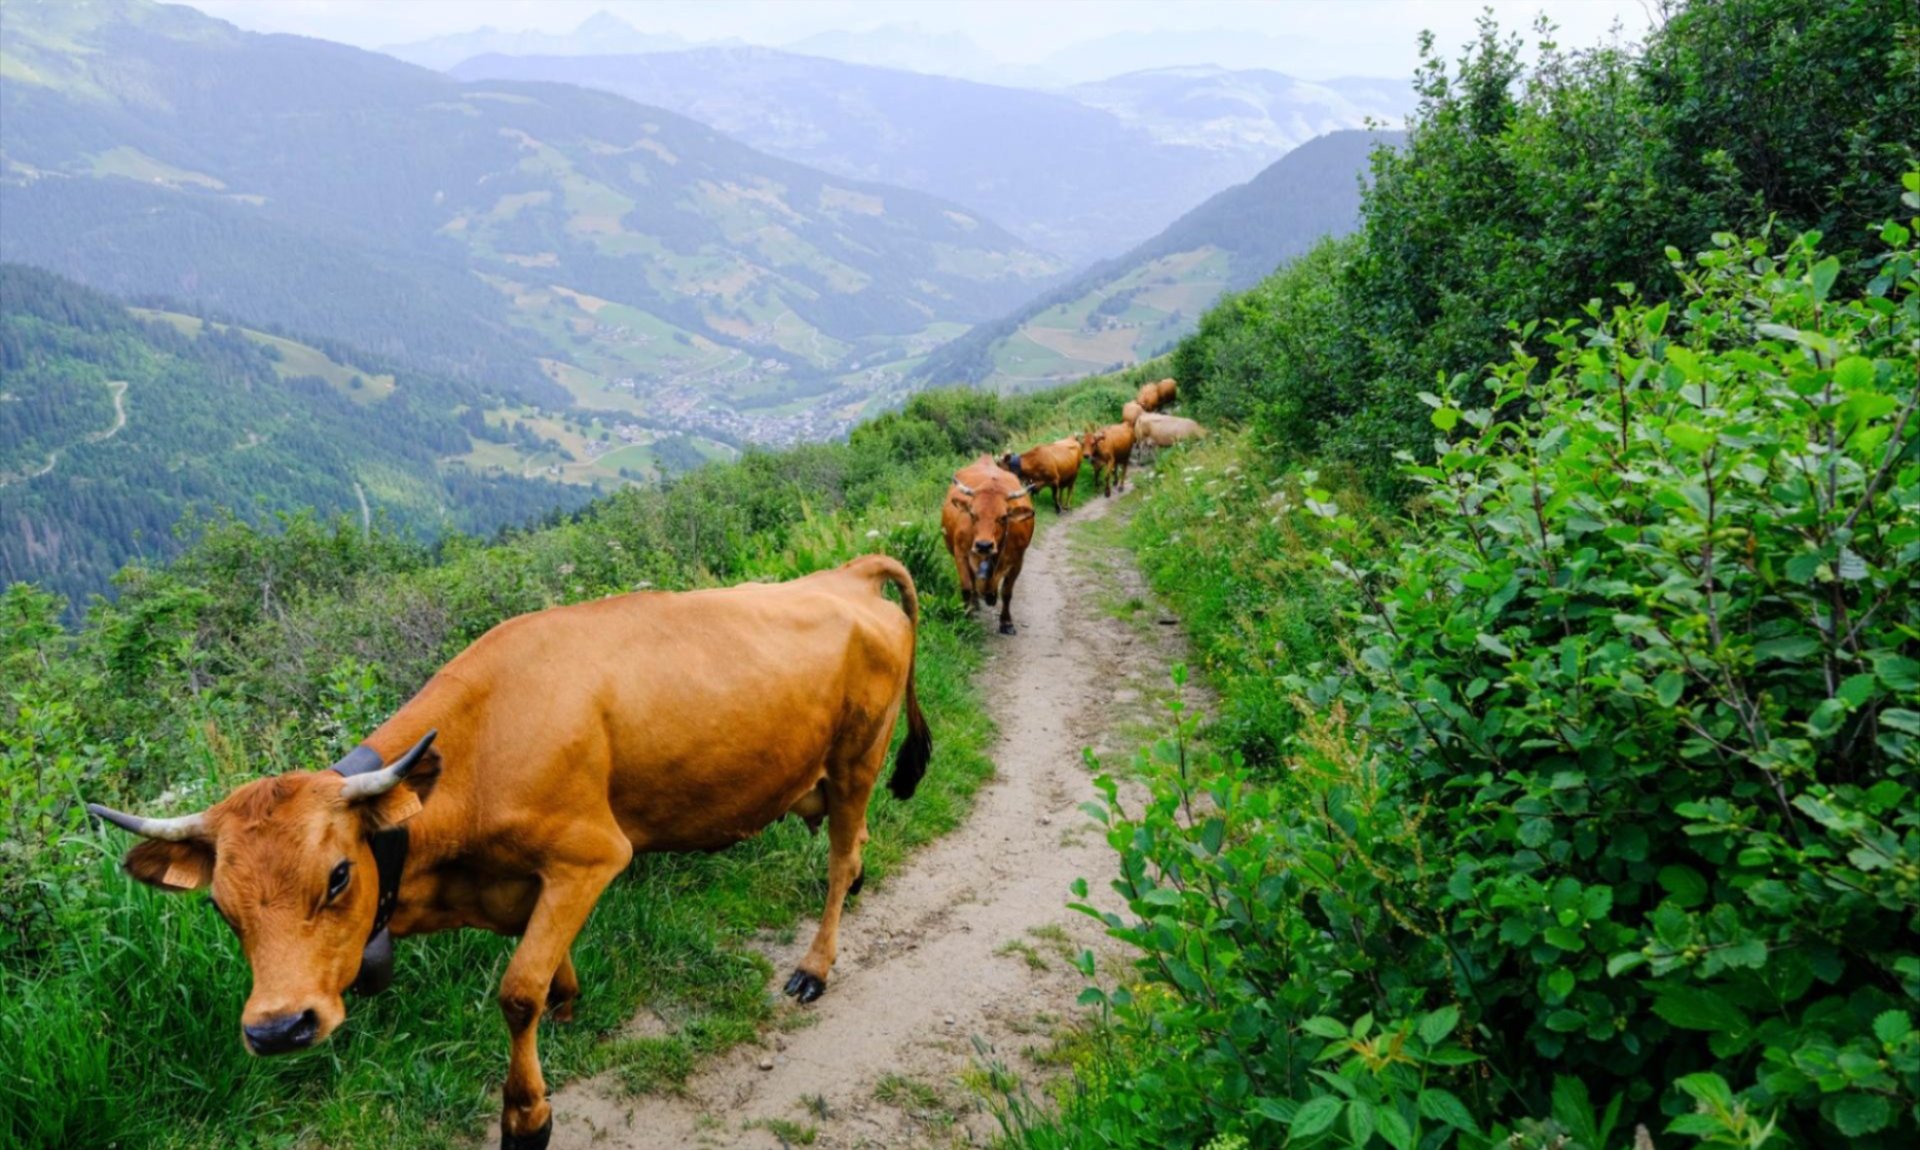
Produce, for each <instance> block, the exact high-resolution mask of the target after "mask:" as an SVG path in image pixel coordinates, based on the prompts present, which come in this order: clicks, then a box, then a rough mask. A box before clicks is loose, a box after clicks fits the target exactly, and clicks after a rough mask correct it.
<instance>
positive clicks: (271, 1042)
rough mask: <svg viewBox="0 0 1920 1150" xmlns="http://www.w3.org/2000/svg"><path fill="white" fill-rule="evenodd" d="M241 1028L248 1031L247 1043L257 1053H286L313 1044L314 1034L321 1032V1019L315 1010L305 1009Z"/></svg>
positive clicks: (251, 1023) (250, 1023)
mask: <svg viewBox="0 0 1920 1150" xmlns="http://www.w3.org/2000/svg"><path fill="white" fill-rule="evenodd" d="M241 1029H242V1030H244V1031H246V1035H247V1045H248V1046H250V1047H252V1048H253V1052H254V1053H255V1054H285V1053H286V1052H287V1051H289V1050H304V1049H306V1048H307V1047H309V1046H312V1045H313V1038H314V1035H316V1034H318V1033H319V1032H320V1019H319V1018H318V1017H316V1016H315V1015H314V1013H313V1011H311V1010H303V1011H301V1012H300V1013H299V1014H283V1015H281V1016H280V1017H278V1018H269V1019H267V1020H266V1021H265V1022H249V1023H247V1024H246V1025H245V1026H243V1027H241Z"/></svg>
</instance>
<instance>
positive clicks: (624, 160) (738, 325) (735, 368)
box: [0, 0, 1065, 441]
mask: <svg viewBox="0 0 1920 1150" xmlns="http://www.w3.org/2000/svg"><path fill="white" fill-rule="evenodd" d="M3 50H4V53H5V67H4V69H0V100H4V103H5V106H6V108H7V111H8V114H7V133H6V140H5V150H4V156H3V157H0V258H5V259H11V260H18V261H22V262H27V263H33V264H37V265H40V266H43V267H48V268H51V269H53V270H56V271H59V272H61V273H63V274H66V275H70V276H72V277H74V278H76V279H79V280H81V281H83V282H85V283H88V284H91V285H94V286H97V287H101V288H105V289H108V290H111V291H115V292H118V293H122V294H124V295H131V296H151V297H165V298H167V299H169V300H176V301H180V302H181V303H183V304H185V305H187V306H189V307H192V308H201V309H215V310H219V311H223V312H226V313H230V314H231V315H233V316H234V317H235V318H237V319H239V320H240V321H242V322H245V323H249V324H254V325H260V326H264V325H268V324H275V325H279V326H281V327H283V328H285V329H288V330H290V331H293V332H301V333H308V334H312V335H316V336H324V337H330V338H337V339H342V340H346V341H349V342H352V343H354V344H356V345H358V346H360V347H363V348H366V349H367V350H369V351H370V352H372V353H375V354H378V355H380V356H382V357H383V358H385V359H388V360H391V361H393V362H396V363H399V364H402V365H404V366H409V367H413V368H416V369H419V370H423V371H429V372H432V373H434V374H436V375H441V376H445V377H448V378H452V379H455V380H462V381H468V382H470V383H472V384H473V385H475V386H476V387H479V388H481V389H483V390H485V391H487V392H488V393H490V394H499V395H508V396H513V397H519V398H521V399H524V400H528V401H533V402H538V403H542V404H545V405H547V406H550V407H558V406H561V405H564V404H565V403H566V402H567V401H568V400H569V399H571V400H572V401H573V402H575V403H579V404H583V405H585V406H588V407H594V408H604V409H617V410H629V411H631V410H637V409H638V408H639V407H640V406H641V405H642V396H643V395H644V398H645V406H646V407H647V409H648V411H649V412H651V413H653V414H654V415H656V416H659V415H662V414H663V413H668V412H671V413H674V417H675V418H679V419H683V420H684V421H686V422H687V423H688V425H689V429H690V430H691V429H695V428H696V427H697V426H705V427H707V428H708V429H709V430H713V431H717V432H722V433H729V434H733V435H735V436H738V437H743V438H760V439H766V440H771V441H784V440H786V439H792V438H805V437H815V436H820V435H826V434H832V433H833V432H834V431H835V429H836V428H837V427H841V426H844V421H845V420H846V419H848V418H850V417H851V416H852V415H853V414H854V413H855V412H857V411H858V410H859V409H860V407H861V405H862V404H864V403H866V402H868V401H869V400H871V399H872V398H873V397H874V396H875V395H876V394H877V393H879V392H881V391H883V390H884V389H885V388H886V387H887V386H888V384H889V382H890V381H897V380H898V379H899V377H900V375H901V374H902V372H903V370H904V369H901V368H897V367H896V368H888V367H887V366H886V365H888V364H895V363H898V362H899V361H901V360H904V359H908V358H910V357H912V356H915V355H918V354H920V353H922V352H924V351H926V350H928V349H930V348H931V347H932V346H934V345H936V344H938V343H939V342H941V341H942V340H944V339H946V338H950V337H951V336H953V335H956V334H958V333H959V332H961V331H963V330H964V329H965V327H966V326H967V325H970V324H973V323H977V322H980V321H983V320H987V319H991V318H993V317H995V316H996V315H999V314H1001V313H1003V312H1004V311H1005V310H1006V309H1007V308H1008V307H1009V306H1011V305H1012V304H1013V303H1015V302H1017V301H1019V300H1022V299H1025V298H1027V297H1029V296H1031V295H1032V294H1034V293H1035V292H1036V291H1037V290H1039V289H1041V288H1043V287H1045V286H1047V285H1048V284H1050V283H1052V282H1054V281H1055V277H1057V276H1058V275H1059V274H1060V273H1061V272H1062V271H1064V270H1065V269H1064V267H1063V265H1061V264H1060V263H1059V262H1058V261H1056V260H1055V259H1054V258H1053V257H1051V256H1049V255H1046V254H1044V253H1042V252H1040V251H1038V250H1035V249H1034V248H1032V247H1031V246H1029V245H1027V244H1024V243H1022V242H1021V241H1020V240H1018V239H1017V238H1015V237H1014V236H1012V235H1010V234H1009V233H1008V232H1006V231H1005V230H1003V229H1002V228H1001V227H1000V226H999V225H998V224H996V223H994V222H993V221H992V220H990V219H986V218H982V217H981V216H979V215H977V214H974V213H972V212H970V211H968V210H966V209H964V208H963V207H961V206H960V205H958V204H955V203H953V202H952V201H950V200H944V199H939V198H935V197H931V196H927V195H924V194H921V193H918V192H914V191H910V190H906V189H902V188H898V187H888V186H880V185H874V184H868V183H863V182H858V181H852V180H847V179H843V178H841V177H837V176H832V175H829V174H827V173H824V172H821V171H819V170H818V169H814V168H809V167H804V166H802V165H799V164H795V163H792V162H790V161H786V160H782V159H777V158H775V157H772V156H768V155H766V154H764V153H762V152H758V151H755V150H753V149H752V148H749V147H747V146H746V145H744V144H742V143H739V142H738V141H736V140H734V139H732V138H731V137H728V136H725V135H722V134H720V133H719V132H716V131H714V130H713V129H712V128H709V127H707V126H705V125H702V124H699V123H696V122H694V121H692V120H689V119H686V118H684V117H682V116H679V115H677V114H675V113H672V112H669V111H666V110H663V109H659V108H652V107H644V106H641V105H637V104H634V103H632V102H630V101H628V100H624V99H621V98H619V97H616V96H612V95H608V94H606V93H602V92H596V91H591V90H588V89H585V88H579V87H573V86H566V85H556V84H523V83H504V82H488V83H483V84H461V83H459V82H457V81H455V80H452V79H450V78H448V77H446V76H445V75H442V74H440V73H437V72H433V71H429V70H427V69H424V68H419V67H416V66H413V65H410V64H404V63H401V62H399V61H397V60H394V59H392V58H391V57H387V56H383V55H380V54H377V53H372V52H365V51H360V50H358V49H353V48H348V47H345V46H343V45H339V44H332V43H328V42H325V41H320V40H312V39H306V38H301V37H293V36H278V35H275V36H267V35H257V34H253V33H248V32H243V31H240V30H239V29H236V28H234V27H233V26H231V25H229V24H226V23H224V22H221V21H218V20H214V19H211V18H208V17H205V16H203V15H201V14H199V13H198V12H196V11H194V10H193V9H190V8H185V7H170V6H163V5H158V4H153V3H148V2H146V0H105V2H102V3H96V4H91V5H84V6H82V5H69V4H65V3H48V2H36V0H9V3H8V5H7V19H6V21H5V29H4V38H3ZM796 403H800V404H801V406H800V407H794V406H793V405H794V404H796ZM702 421H704V423H703V422H702Z"/></svg>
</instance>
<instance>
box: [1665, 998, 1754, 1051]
mask: <svg viewBox="0 0 1920 1150" xmlns="http://www.w3.org/2000/svg"><path fill="white" fill-rule="evenodd" d="M1653 1012H1654V1013H1655V1014H1657V1015H1659V1016H1660V1017H1662V1018H1664V1019H1666V1020H1667V1021H1668V1022H1671V1023H1672V1024H1673V1025H1675V1026H1677V1027H1679V1028H1680V1029H1682V1030H1709V1031H1714V1032H1716V1033H1718V1034H1722V1035H1725V1036H1727V1037H1728V1038H1729V1039H1730V1040H1732V1041H1734V1042H1742V1041H1744V1040H1746V1039H1749V1038H1751V1036H1752V1035H1751V1031H1752V1030H1753V1024H1752V1023H1751V1022H1749V1021H1747V1016H1746V1014H1745V1013H1743V1012H1742V1011H1741V1010H1740V1008H1739V1007H1737V1006H1735V1005H1734V1004H1733V1003H1731V1002H1728V1001H1727V1000H1726V999H1725V998H1724V997H1722V996H1721V995H1720V994H1718V993H1717V992H1715V991H1711V990H1708V989H1706V988H1705V987H1699V986H1676V987H1672V988H1669V989H1668V990H1666V991H1665V992H1663V993H1662V994H1661V995H1660V997H1659V998H1656V999H1654V1002H1653Z"/></svg>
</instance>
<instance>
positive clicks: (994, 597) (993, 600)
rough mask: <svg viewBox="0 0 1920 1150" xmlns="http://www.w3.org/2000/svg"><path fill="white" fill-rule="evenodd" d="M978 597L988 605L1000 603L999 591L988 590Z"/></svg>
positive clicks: (994, 605) (992, 605)
mask: <svg viewBox="0 0 1920 1150" xmlns="http://www.w3.org/2000/svg"><path fill="white" fill-rule="evenodd" d="M980 598H981V599H982V600H984V601H985V602H986V604H987V606H989V607H998V606H999V605H1000V593H999V592H998V591H989V592H988V593H987V594H985V595H982V596H980Z"/></svg>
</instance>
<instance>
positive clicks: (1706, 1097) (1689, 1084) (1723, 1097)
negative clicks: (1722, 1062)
mask: <svg viewBox="0 0 1920 1150" xmlns="http://www.w3.org/2000/svg"><path fill="white" fill-rule="evenodd" d="M1674 1085H1675V1086H1677V1087H1679V1088H1680V1089H1681V1090H1683V1091H1685V1092H1686V1094H1687V1096H1688V1097H1689V1098H1692V1099H1693V1100H1694V1101H1695V1102H1704V1103H1706V1104H1707V1105H1708V1106H1712V1107H1717V1108H1719V1109H1723V1110H1726V1109H1731V1108H1732V1107H1733V1088H1732V1087H1730V1086H1728V1085H1727V1080H1726V1079H1724V1078H1722V1077H1720V1076H1719V1075H1718V1074H1715V1073H1713V1072H1712V1071H1704V1072H1702V1073H1699V1074H1689V1075H1687V1076H1685V1077H1684V1078H1680V1079H1678V1080H1676V1081H1675V1082H1674Z"/></svg>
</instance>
